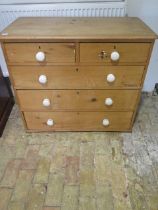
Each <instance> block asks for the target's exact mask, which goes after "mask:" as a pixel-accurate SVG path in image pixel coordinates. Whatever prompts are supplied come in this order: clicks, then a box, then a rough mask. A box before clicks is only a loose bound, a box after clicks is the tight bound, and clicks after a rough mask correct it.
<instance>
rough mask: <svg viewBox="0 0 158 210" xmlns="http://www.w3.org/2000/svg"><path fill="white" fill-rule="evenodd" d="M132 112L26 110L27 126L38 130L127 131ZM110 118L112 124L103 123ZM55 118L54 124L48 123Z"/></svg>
mask: <svg viewBox="0 0 158 210" xmlns="http://www.w3.org/2000/svg"><path fill="white" fill-rule="evenodd" d="M132 115H133V113H132V112H24V116H25V120H26V124H27V128H28V129H30V130H36V131H127V130H129V128H130V122H131V119H132ZM104 118H108V119H109V121H110V125H109V126H108V127H105V126H103V125H102V121H103V119H104ZM48 119H53V120H54V126H52V127H50V126H48V125H47V123H46V122H47V120H48Z"/></svg>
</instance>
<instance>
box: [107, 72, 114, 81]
mask: <svg viewBox="0 0 158 210" xmlns="http://www.w3.org/2000/svg"><path fill="white" fill-rule="evenodd" d="M115 79H116V78H115V75H113V74H108V75H107V81H108V82H114V81H115Z"/></svg>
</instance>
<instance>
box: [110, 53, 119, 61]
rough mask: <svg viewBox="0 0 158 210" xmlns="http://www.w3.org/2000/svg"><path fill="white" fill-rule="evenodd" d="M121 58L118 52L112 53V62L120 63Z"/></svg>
mask: <svg viewBox="0 0 158 210" xmlns="http://www.w3.org/2000/svg"><path fill="white" fill-rule="evenodd" d="M119 58H120V54H119V53H118V52H116V51H114V52H112V53H111V60H112V61H118V60H119Z"/></svg>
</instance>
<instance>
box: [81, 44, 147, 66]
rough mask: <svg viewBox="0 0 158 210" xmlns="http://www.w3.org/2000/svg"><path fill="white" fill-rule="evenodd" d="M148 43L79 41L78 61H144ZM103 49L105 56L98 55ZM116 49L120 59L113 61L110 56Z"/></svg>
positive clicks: (145, 60)
mask: <svg viewBox="0 0 158 210" xmlns="http://www.w3.org/2000/svg"><path fill="white" fill-rule="evenodd" d="M149 50H150V43H81V44H80V62H83V63H86V62H91V63H101V64H103V63H104V64H106V63H111V64H121V63H133V64H134V63H144V64H145V63H146V62H147V59H148V53H149ZM102 51H105V52H106V53H107V56H106V57H105V58H101V57H100V53H101V52H102ZM114 51H117V52H118V53H119V54H120V59H119V61H117V62H113V61H112V60H111V58H110V55H111V53H112V52H114Z"/></svg>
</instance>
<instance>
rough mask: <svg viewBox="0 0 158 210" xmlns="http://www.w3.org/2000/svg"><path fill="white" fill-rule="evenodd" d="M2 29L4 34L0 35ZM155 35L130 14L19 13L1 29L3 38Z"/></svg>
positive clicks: (133, 37) (97, 38)
mask: <svg viewBox="0 0 158 210" xmlns="http://www.w3.org/2000/svg"><path fill="white" fill-rule="evenodd" d="M3 33H8V35H5V36H3V35H2V34H3ZM156 38H157V35H156V34H155V33H154V32H153V31H152V30H151V29H150V28H149V27H148V26H147V25H145V23H143V22H142V21H141V20H140V19H138V18H131V17H123V18H122V17H120V18H119V17H115V18H105V17H80V18H79V17H60V18H59V17H57V18H55V17H21V18H18V19H17V20H16V21H15V22H14V23H12V24H11V25H10V26H9V27H7V28H6V29H5V30H4V31H2V33H1V35H0V40H3V41H16V42H20V41H25V42H28V41H33V42H35V41H39V40H41V41H51V42H52V40H53V41H57V40H59V41H63V40H67V41H69V40H82V41H83V40H84V41H89V40H91V41H92V40H93V41H103V40H106V41H109V40H123V41H125V40H128V41H131V42H132V41H133V40H139V41H141V40H142V39H146V40H151V39H156Z"/></svg>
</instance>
